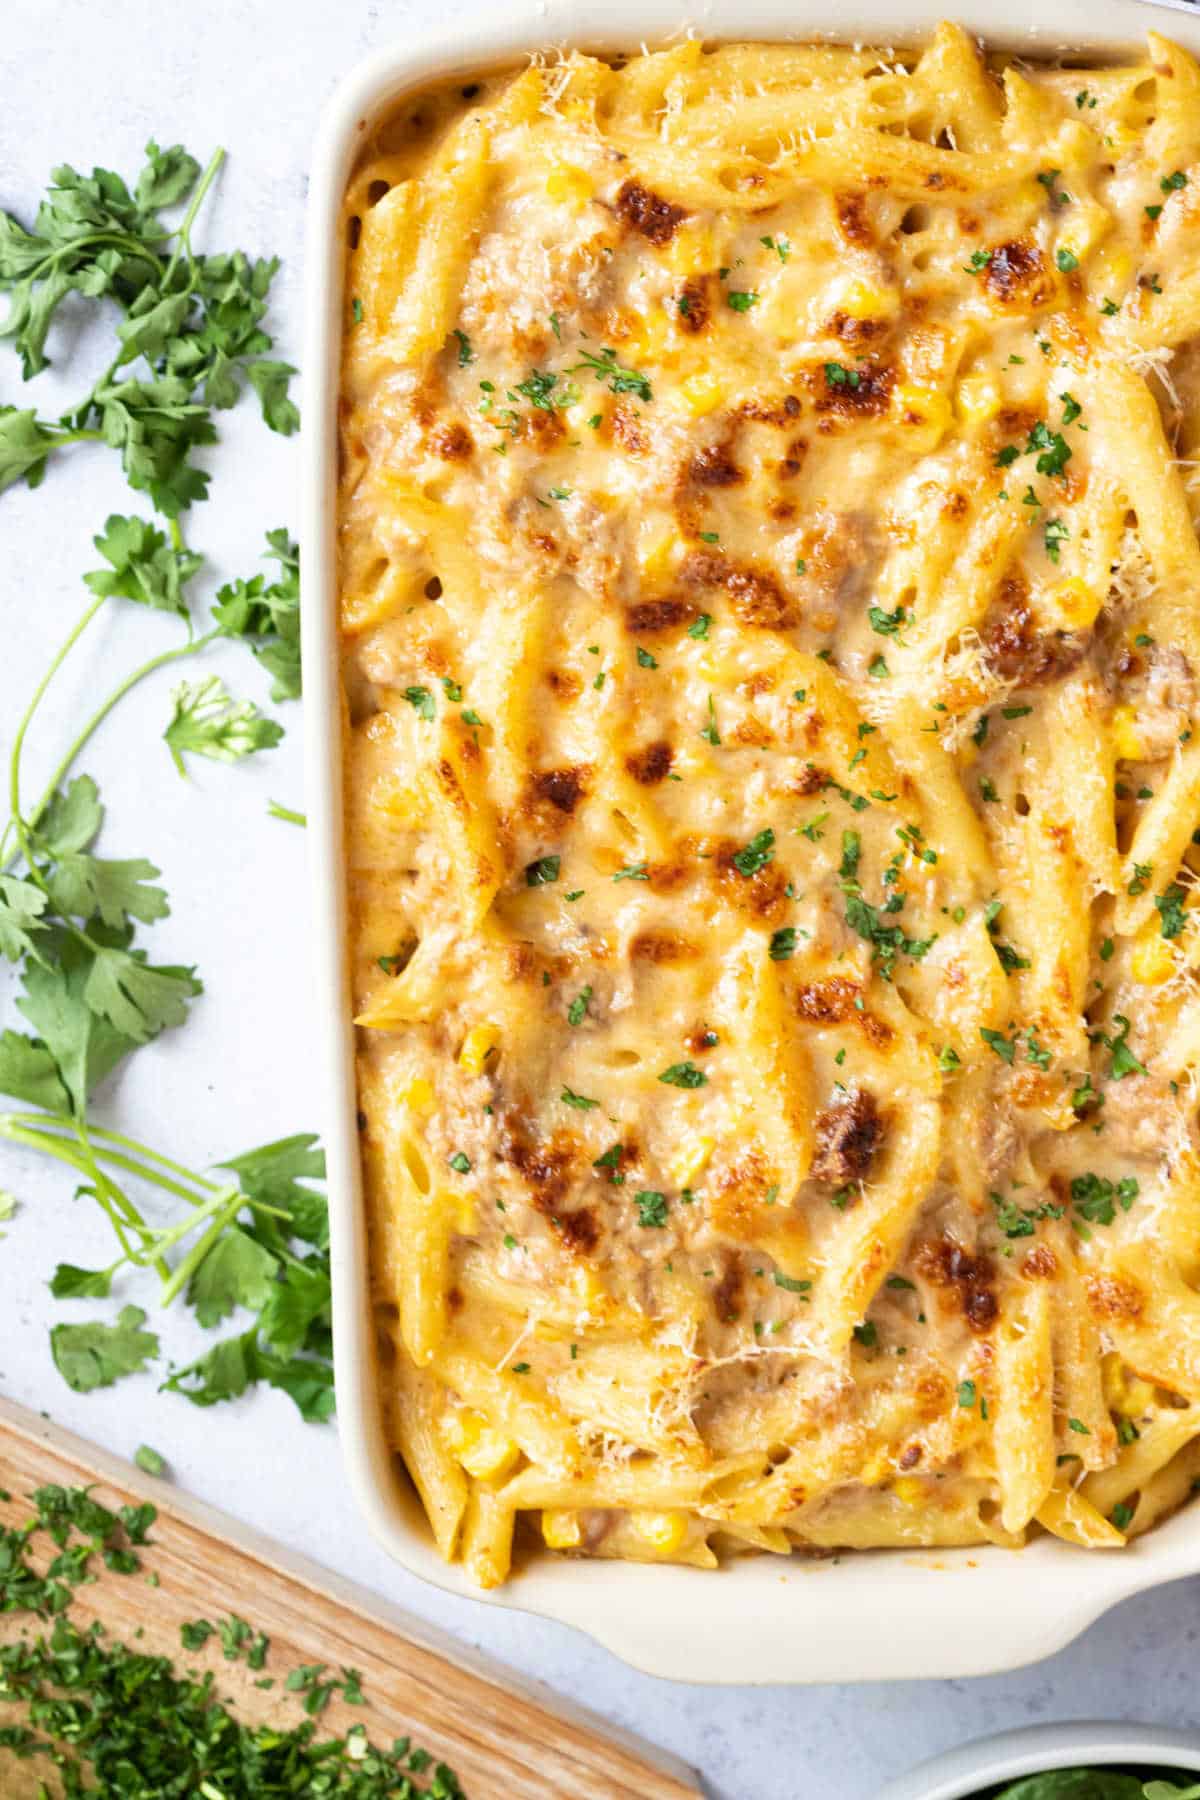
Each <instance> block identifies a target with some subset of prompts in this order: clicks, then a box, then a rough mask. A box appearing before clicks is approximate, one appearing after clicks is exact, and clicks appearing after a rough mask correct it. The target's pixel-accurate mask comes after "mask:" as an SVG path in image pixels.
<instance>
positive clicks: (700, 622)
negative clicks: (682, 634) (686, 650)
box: [687, 613, 712, 638]
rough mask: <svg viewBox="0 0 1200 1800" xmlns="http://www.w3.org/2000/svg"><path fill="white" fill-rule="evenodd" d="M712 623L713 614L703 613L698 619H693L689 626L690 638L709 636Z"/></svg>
mask: <svg viewBox="0 0 1200 1800" xmlns="http://www.w3.org/2000/svg"><path fill="white" fill-rule="evenodd" d="M711 624H712V614H711V613H701V614H700V617H699V618H698V619H693V620H692V622H691V624H690V625H689V626H688V628H687V634H688V636H689V637H690V638H706V637H707V636H708V628H709V626H710V625H711Z"/></svg>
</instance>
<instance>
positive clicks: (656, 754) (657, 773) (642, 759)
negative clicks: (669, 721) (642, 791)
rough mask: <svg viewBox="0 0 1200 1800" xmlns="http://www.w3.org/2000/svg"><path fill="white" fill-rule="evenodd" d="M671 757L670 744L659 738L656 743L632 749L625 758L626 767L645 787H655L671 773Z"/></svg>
mask: <svg viewBox="0 0 1200 1800" xmlns="http://www.w3.org/2000/svg"><path fill="white" fill-rule="evenodd" d="M671 757H672V750H671V746H670V744H668V743H666V742H664V740H663V739H662V738H659V739H658V741H657V742H656V743H653V744H647V745H646V746H645V748H644V749H642V750H633V751H631V752H630V754H629V755H628V756H627V757H626V758H625V767H626V768H627V769H628V770H629V773H630V774H631V775H632V776H633V779H634V780H635V781H640V782H641V783H642V785H643V787H654V786H655V785H656V783H658V782H660V781H665V780H666V778H667V776H668V775H669V774H670V772H671Z"/></svg>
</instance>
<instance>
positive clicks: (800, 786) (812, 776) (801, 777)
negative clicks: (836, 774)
mask: <svg viewBox="0 0 1200 1800" xmlns="http://www.w3.org/2000/svg"><path fill="white" fill-rule="evenodd" d="M828 781H829V772H828V770H826V769H818V767H817V765H816V763H805V765H804V767H803V768H802V769H801V771H800V773H799V774H798V775H793V777H792V779H791V781H790V782H789V783H788V792H789V794H799V795H800V796H801V798H802V799H806V798H807V797H808V795H809V794H819V793H820V792H821V789H822V788H823V787H825V786H826V785H827V783H828Z"/></svg>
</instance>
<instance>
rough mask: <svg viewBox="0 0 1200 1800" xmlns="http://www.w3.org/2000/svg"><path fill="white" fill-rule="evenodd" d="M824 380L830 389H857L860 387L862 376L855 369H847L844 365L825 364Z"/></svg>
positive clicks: (836, 363) (837, 363)
mask: <svg viewBox="0 0 1200 1800" xmlns="http://www.w3.org/2000/svg"><path fill="white" fill-rule="evenodd" d="M825 380H826V382H827V384H828V385H829V386H830V387H831V388H847V387H848V388H857V387H861V386H862V376H861V375H860V374H859V372H858V370H857V369H848V368H846V366H845V364H844V363H840V362H827V363H826V364H825Z"/></svg>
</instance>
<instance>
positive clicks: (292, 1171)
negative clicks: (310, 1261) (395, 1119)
mask: <svg viewBox="0 0 1200 1800" xmlns="http://www.w3.org/2000/svg"><path fill="white" fill-rule="evenodd" d="M218 1167H220V1168H222V1169H229V1170H231V1171H232V1173H233V1174H235V1175H236V1176H237V1178H238V1184H239V1186H240V1187H241V1190H242V1192H243V1193H244V1194H245V1195H246V1196H247V1197H248V1198H249V1199H251V1200H259V1201H261V1202H262V1204H263V1205H264V1206H270V1207H273V1208H275V1209H276V1210H277V1211H280V1212H285V1213H287V1214H288V1216H289V1219H290V1222H291V1229H290V1231H289V1232H288V1234H287V1235H289V1236H291V1237H297V1238H300V1239H301V1240H302V1241H303V1242H304V1243H306V1244H313V1245H315V1246H316V1248H317V1249H319V1250H324V1249H325V1248H326V1247H327V1246H328V1243H329V1210H328V1207H327V1205H326V1202H325V1196H324V1195H323V1194H319V1193H317V1192H316V1190H315V1189H314V1188H310V1187H307V1186H305V1185H304V1182H305V1181H306V1180H315V1181H323V1180H324V1179H325V1153H324V1151H323V1150H320V1149H318V1148H317V1138H316V1135H315V1133H313V1132H309V1131H305V1132H300V1133H298V1134H297V1135H296V1136H295V1137H287V1138H278V1139H277V1140H276V1141H275V1142H274V1143H271V1144H262V1145H260V1146H259V1148H258V1149H256V1150H247V1151H245V1152H244V1153H243V1154H242V1155H241V1156H232V1157H226V1158H225V1160H224V1161H223V1162H221V1163H220V1164H219V1165H218ZM255 1229H256V1235H257V1236H258V1237H259V1238H260V1239H262V1238H267V1237H269V1234H270V1230H273V1229H274V1221H266V1222H259V1223H257V1224H256V1228H255Z"/></svg>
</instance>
